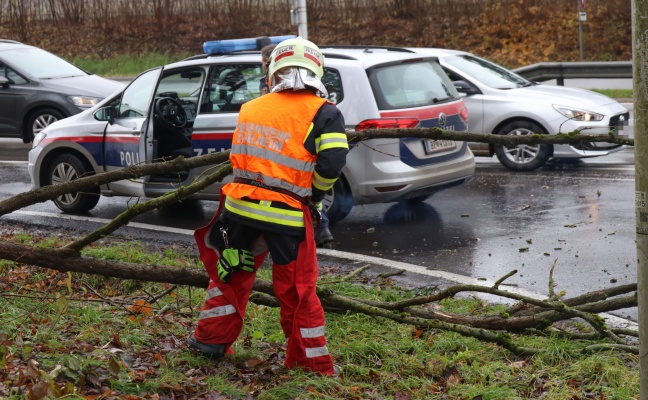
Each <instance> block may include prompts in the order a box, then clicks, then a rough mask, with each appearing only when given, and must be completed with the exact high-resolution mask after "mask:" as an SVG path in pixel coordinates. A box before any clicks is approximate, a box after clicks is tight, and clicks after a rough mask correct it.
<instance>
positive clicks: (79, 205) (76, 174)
mask: <svg viewBox="0 0 648 400" xmlns="http://www.w3.org/2000/svg"><path fill="white" fill-rule="evenodd" d="M92 174H94V172H93V171H91V170H90V169H89V168H87V167H86V166H85V165H84V164H83V162H82V161H81V159H79V157H77V156H76V155H74V154H60V155H58V156H57V157H56V158H55V159H54V161H53V162H52V163H51V164H50V167H49V170H48V172H47V184H48V185H60V184H63V183H68V182H72V181H73V180H75V179H78V178H81V177H84V176H87V175H92ZM99 193H100V192H99V188H98V187H94V188H91V189H86V190H85V191H83V192H74V193H66V194H64V195H62V196H59V197H57V198H56V199H54V204H56V206H57V207H58V208H59V209H61V211H64V212H68V213H84V212H86V211H89V210H92V209H93V208H94V207H95V206H96V205H97V203H98V202H99Z"/></svg>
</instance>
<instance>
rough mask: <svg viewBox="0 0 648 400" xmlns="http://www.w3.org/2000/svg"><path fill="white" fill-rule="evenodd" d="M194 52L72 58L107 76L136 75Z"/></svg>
mask: <svg viewBox="0 0 648 400" xmlns="http://www.w3.org/2000/svg"><path fill="white" fill-rule="evenodd" d="M192 55H193V54H190V53H186V54H180V55H171V54H165V53H142V54H139V55H137V56H133V55H130V54H128V55H126V54H125V55H120V56H117V57H114V58H107V59H100V58H98V57H76V58H73V59H71V60H70V62H72V63H73V64H75V65H76V66H77V67H79V68H81V69H84V70H86V71H88V72H91V73H93V74H97V75H101V76H105V77H120V76H136V75H139V74H140V73H142V72H144V71H146V70H147V69H149V68H153V67H158V66H161V65H165V64H169V63H172V62H176V61H180V60H182V59H184V58H186V57H189V56H192Z"/></svg>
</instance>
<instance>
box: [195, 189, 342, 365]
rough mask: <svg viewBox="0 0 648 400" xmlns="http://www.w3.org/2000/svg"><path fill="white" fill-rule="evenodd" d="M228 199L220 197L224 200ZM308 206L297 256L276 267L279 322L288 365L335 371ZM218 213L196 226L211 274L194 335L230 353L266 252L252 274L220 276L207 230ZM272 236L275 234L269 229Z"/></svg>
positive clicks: (257, 262) (275, 286)
mask: <svg viewBox="0 0 648 400" xmlns="http://www.w3.org/2000/svg"><path fill="white" fill-rule="evenodd" d="M223 203H224V197H221V204H223ZM303 209H304V219H305V220H306V221H307V222H306V235H305V236H306V237H305V240H304V241H302V242H301V243H300V244H299V248H298V256H297V259H296V260H295V261H293V262H291V263H289V264H286V265H277V264H273V265H272V281H273V286H274V291H275V295H276V297H277V299H278V300H279V303H280V306H281V309H280V315H281V317H280V323H281V327H282V329H283V332H284V335H285V336H286V338H287V340H288V346H287V352H286V361H285V363H284V364H285V366H286V367H288V368H294V367H301V368H305V369H308V370H311V371H314V372H319V373H322V374H333V373H334V370H333V359H332V358H331V356H330V354H329V352H328V348H327V346H326V339H325V337H324V310H323V309H322V304H321V303H320V300H319V298H318V297H317V294H316V293H315V285H316V282H317V275H318V269H317V254H316V250H315V240H314V238H313V226H312V224H311V223H310V221H311V218H310V211H309V210H308V208H307V207H303ZM219 213H220V209H219V212H217V213H216V215H215V216H214V218H213V219H212V221H211V222H210V223H209V224H208V225H207V226H205V227H203V228H200V229H198V230H196V232H195V233H194V237H195V239H196V243H197V244H198V250H199V252H200V259H201V260H202V262H203V264H204V265H205V268H206V269H207V272H208V274H209V277H210V278H211V279H210V282H209V287H208V288H207V298H206V301H205V305H204V307H203V310H202V311H201V312H200V316H199V318H198V325H197V327H196V330H195V332H194V337H195V338H196V339H197V340H199V341H200V342H202V343H208V344H224V345H226V346H227V350H228V352H229V353H231V352H232V350H231V346H232V344H233V343H234V341H236V339H237V338H238V336H239V335H240V333H241V330H242V329H243V321H244V318H245V309H246V307H247V303H248V299H249V297H250V293H251V291H252V285H253V283H254V279H255V277H256V271H257V270H258V268H259V267H260V266H261V264H262V263H263V261H264V259H265V257H266V255H267V253H268V251H267V250H266V251H264V252H261V253H260V254H258V255H257V254H255V252H254V251H253V254H255V257H254V271H255V272H254V273H249V272H244V271H239V272H236V273H234V274H233V275H232V278H231V280H230V281H229V282H228V283H223V282H221V281H220V279H219V278H218V273H217V267H216V263H217V262H218V254H217V253H216V251H215V250H214V248H213V247H210V244H209V243H208V242H209V231H210V228H211V227H212V225H213V224H214V223H215V222H216V220H217V218H218V214H219ZM268 234H272V233H268Z"/></svg>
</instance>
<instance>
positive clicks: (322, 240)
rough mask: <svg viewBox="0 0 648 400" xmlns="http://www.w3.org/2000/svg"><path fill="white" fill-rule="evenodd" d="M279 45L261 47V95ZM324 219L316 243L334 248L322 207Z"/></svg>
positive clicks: (266, 83) (326, 216)
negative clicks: (274, 53) (273, 51)
mask: <svg viewBox="0 0 648 400" xmlns="http://www.w3.org/2000/svg"><path fill="white" fill-rule="evenodd" d="M275 47H277V45H276V44H269V45H267V46H264V47H263V48H262V49H261V67H262V68H263V78H261V82H259V93H260V94H261V96H263V95H264V94H268V93H270V87H269V86H268V79H267V77H268V66H269V65H270V56H271V55H272V50H274V49H275ZM321 215H322V221H321V222H320V224H319V225H318V226H317V227H316V229H315V245H316V246H317V247H323V248H327V249H332V248H333V234H332V233H331V230H330V229H329V218H328V215H327V213H326V208H322V211H321Z"/></svg>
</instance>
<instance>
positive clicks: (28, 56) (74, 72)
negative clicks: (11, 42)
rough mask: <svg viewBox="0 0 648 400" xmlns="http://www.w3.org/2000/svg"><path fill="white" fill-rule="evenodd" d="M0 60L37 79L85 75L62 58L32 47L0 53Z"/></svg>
mask: <svg viewBox="0 0 648 400" xmlns="http://www.w3.org/2000/svg"><path fill="white" fill-rule="evenodd" d="M0 59H2V61H4V62H5V63H7V65H10V66H11V67H13V68H14V69H16V70H18V71H22V72H24V73H26V74H29V75H31V76H33V77H35V78H39V79H52V78H67V77H73V76H83V75H87V73H86V72H84V71H83V70H81V69H79V68H77V67H75V66H74V65H72V64H70V63H69V62H67V61H65V60H63V59H62V58H59V57H57V56H55V55H54V54H51V53H48V52H46V51H45V50H41V49H37V48H33V47H28V48H22V49H11V50H5V51H2V52H0Z"/></svg>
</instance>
